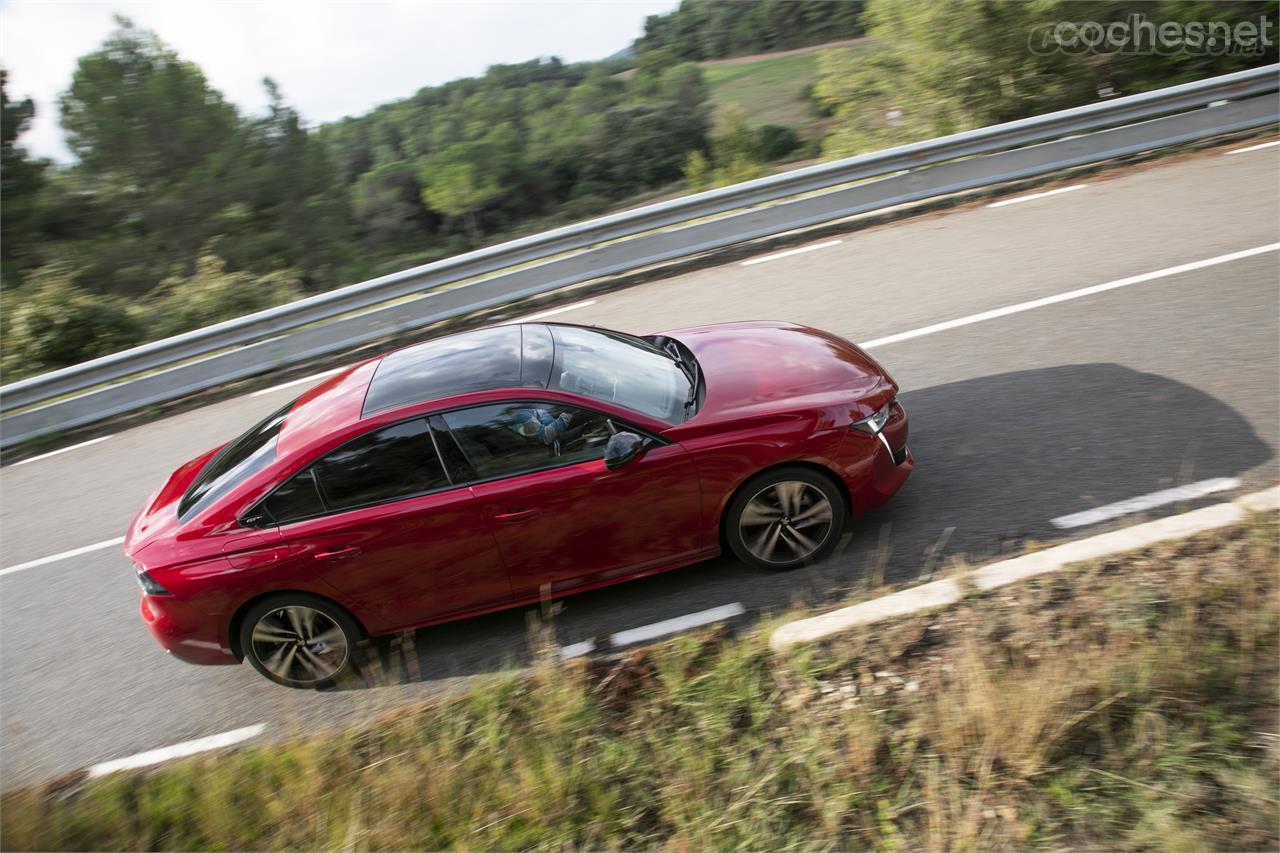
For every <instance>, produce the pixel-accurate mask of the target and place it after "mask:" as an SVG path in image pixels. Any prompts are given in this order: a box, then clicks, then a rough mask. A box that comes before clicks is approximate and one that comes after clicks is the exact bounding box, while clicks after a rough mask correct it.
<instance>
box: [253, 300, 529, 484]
mask: <svg viewBox="0 0 1280 853" xmlns="http://www.w3.org/2000/svg"><path fill="white" fill-rule="evenodd" d="M553 353H554V347H553V344H552V339H551V332H550V330H549V329H548V328H547V326H546V325H545V324H541V323H522V324H512V325H506V326H491V327H487V328H483V329H473V330H470V331H466V332H458V333H456V334H453V335H445V336H444V337H440V338H433V339H432V340H429V341H424V342H422V343H419V344H413V345H411V346H407V347H404V348H403V349H398V350H394V351H393V352H390V353H387V354H386V355H384V356H382V357H380V358H375V359H372V360H370V361H366V362H363V363H362V364H358V365H356V366H355V367H353V368H350V369H348V370H345V371H343V372H342V373H339V374H337V375H336V376H333V377H330V378H329V379H327V380H325V381H324V382H322V383H320V384H319V385H317V386H316V387H314V388H312V389H311V390H310V391H308V392H307V393H306V394H303V395H302V396H301V397H299V398H298V401H297V403H295V404H294V406H293V408H292V409H290V410H289V414H288V416H287V417H286V418H285V421H284V424H283V425H282V427H281V430H280V436H279V438H278V439H277V446H276V454H277V457H278V458H282V459H283V458H285V457H287V456H291V455H292V454H293V453H295V452H299V451H301V450H303V449H305V448H306V447H308V446H309V445H310V444H312V443H313V442H314V441H316V440H318V439H321V438H322V437H324V436H327V435H329V434H331V433H332V432H334V431H336V430H339V429H343V428H345V427H348V426H350V425H351V424H352V423H354V422H356V421H359V420H361V419H363V418H367V417H369V416H371V415H376V414H380V413H382V412H387V411H391V410H393V409H399V408H403V407H405V406H410V405H416V404H420V403H428V402H431V401H432V400H440V399H444V398H446V397H455V396H458V395H460V394H470V393H474V392H477V391H491V390H496V389H499V388H537V389H545V388H546V387H547V384H548V382H549V381H550V379H551V365H552V356H553Z"/></svg>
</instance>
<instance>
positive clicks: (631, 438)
mask: <svg viewBox="0 0 1280 853" xmlns="http://www.w3.org/2000/svg"><path fill="white" fill-rule="evenodd" d="M648 446H649V440H648V439H647V438H641V437H640V436H638V435H636V434H635V433H634V432H615V433H614V434H613V435H611V436H609V443H608V444H606V445H605V447H604V467H606V468H608V469H609V470H610V471H616V470H617V469H619V468H621V467H622V466H623V465H626V464H628V463H629V462H631V461H632V460H633V459H635V458H636V457H637V456H639V455H640V454H641V453H644V451H645V449H646V448H647V447H648Z"/></svg>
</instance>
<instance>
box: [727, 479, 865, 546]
mask: <svg viewBox="0 0 1280 853" xmlns="http://www.w3.org/2000/svg"><path fill="white" fill-rule="evenodd" d="M848 512H849V510H848V507H847V506H846V505H845V500H844V495H843V494H842V493H841V492H840V489H839V488H838V487H837V486H836V484H835V483H833V482H832V481H831V479H830V478H829V477H826V476H824V475H823V474H821V473H819V472H817V471H814V470H812V469H809V468H800V467H787V468H777V469H774V470H772V471H766V472H765V473H763V474H761V475H760V476H758V477H756V478H755V479H753V480H751V481H750V482H748V483H747V484H746V485H745V486H744V487H743V488H742V489H740V490H739V491H738V494H737V495H736V496H735V497H734V499H733V501H732V502H731V503H730V505H729V510H728V513H727V514H726V523H725V538H726V539H727V540H728V543H729V547H730V549H731V550H732V551H733V553H734V554H735V555H736V556H737V557H738V559H740V560H742V561H743V562H744V563H747V564H748V565H752V566H756V567H758V568H763V569H773V570H779V571H781V570H786V569H794V568H796V567H798V566H802V565H805V564H807V563H812V562H814V561H816V560H819V559H821V558H822V557H824V556H826V555H827V554H829V553H830V552H831V549H832V548H834V547H835V545H836V542H837V541H839V539H840V533H841V531H842V530H843V529H844V520H845V517H846V516H847V515H848Z"/></svg>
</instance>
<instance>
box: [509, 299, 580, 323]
mask: <svg viewBox="0 0 1280 853" xmlns="http://www.w3.org/2000/svg"><path fill="white" fill-rule="evenodd" d="M595 304H596V301H595V300H594V299H584V300H583V301H581V302H575V303H573V304H572V305H562V306H560V307H559V308H548V309H547V310H546V311H539V312H538V313H537V314H530V315H529V316H528V317H516V318H514V319H511V320H503V321H502V322H501V323H499V324H498V325H499V326H511V325H514V324H516V323H531V322H533V321H534V320H542V319H544V318H546V317H554V316H555V315H557V314H563V313H564V312H566V311H576V310H578V309H579V308H586V307H588V306H591V305H595Z"/></svg>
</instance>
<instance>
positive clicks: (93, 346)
mask: <svg viewBox="0 0 1280 853" xmlns="http://www.w3.org/2000/svg"><path fill="white" fill-rule="evenodd" d="M6 296H7V297H8V298H7V299H6V300H5V303H6V304H5V306H4V308H5V310H4V319H5V323H4V361H3V365H4V370H5V373H6V374H8V375H7V376H6V380H8V379H12V378H17V377H19V376H25V375H30V374H36V373H41V372H44V371H47V370H54V369H56V368H59V367H67V366H68V365H72V364H78V363H80V362H82V361H88V360H89V359H91V358H97V357H98V356H101V355H107V354H108V353H112V352H116V351H117V350H122V349H125V348H127V347H130V346H132V345H134V344H136V343H138V342H139V341H140V340H141V339H142V329H141V326H140V324H139V323H138V322H137V320H136V319H135V318H134V317H133V316H132V315H131V314H130V312H129V310H128V309H127V307H126V306H125V305H124V303H123V302H121V301H119V300H118V299H116V298H114V297H111V296H103V295H100V294H96V293H90V292H89V291H87V290H85V289H84V288H82V287H80V286H78V285H77V284H76V282H75V270H73V269H72V268H71V267H70V266H68V265H66V264H61V263H55V264H49V265H47V266H44V267H41V268H40V269H38V270H36V271H35V272H32V273H30V274H29V275H28V277H27V280H26V282H25V284H24V286H23V288H22V289H21V290H20V291H18V292H16V293H12V292H11V293H9V294H6Z"/></svg>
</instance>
